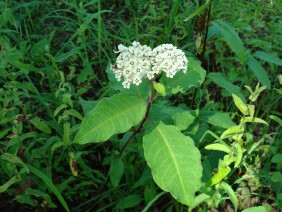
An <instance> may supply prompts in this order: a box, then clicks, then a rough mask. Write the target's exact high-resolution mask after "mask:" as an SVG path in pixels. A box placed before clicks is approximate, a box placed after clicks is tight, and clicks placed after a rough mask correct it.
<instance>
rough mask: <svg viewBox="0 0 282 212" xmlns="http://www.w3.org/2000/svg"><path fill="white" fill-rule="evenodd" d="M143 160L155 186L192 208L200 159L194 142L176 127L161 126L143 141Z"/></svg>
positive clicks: (198, 180)
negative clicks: (150, 171) (149, 170)
mask: <svg viewBox="0 0 282 212" xmlns="http://www.w3.org/2000/svg"><path fill="white" fill-rule="evenodd" d="M143 145H144V154H145V159H146V161H147V163H148V165H149V167H150V168H151V170H152V175H153V178H154V180H155V182H156V183H157V184H158V186H159V187H160V188H161V189H163V190H164V191H168V192H170V193H171V195H172V196H173V197H174V198H175V199H176V200H178V201H179V202H181V203H183V204H185V205H188V206H191V205H192V204H193V202H194V195H195V192H196V191H198V189H199V188H200V186H201V177H202V165H201V160H200V158H201V155H200V152H199V150H198V149H197V148H196V147H195V145H194V142H193V140H192V139H191V138H190V137H188V136H185V135H184V134H182V133H181V132H180V129H179V128H178V127H176V126H172V125H165V124H164V123H162V122H161V123H160V124H159V125H158V126H157V127H156V128H155V129H154V130H152V131H151V132H150V133H148V134H147V135H145V136H144V139H143Z"/></svg>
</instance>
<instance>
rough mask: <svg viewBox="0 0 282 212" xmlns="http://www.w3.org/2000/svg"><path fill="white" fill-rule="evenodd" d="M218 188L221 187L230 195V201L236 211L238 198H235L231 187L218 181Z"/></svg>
mask: <svg viewBox="0 0 282 212" xmlns="http://www.w3.org/2000/svg"><path fill="white" fill-rule="evenodd" d="M219 188H221V189H223V190H224V191H226V192H227V194H228V195H229V197H230V200H231V202H232V203H233V205H234V207H235V212H236V211H237V209H238V200H237V197H236V194H235V192H234V191H233V189H232V188H231V186H230V185H228V184H227V183H225V182H222V183H220V185H219Z"/></svg>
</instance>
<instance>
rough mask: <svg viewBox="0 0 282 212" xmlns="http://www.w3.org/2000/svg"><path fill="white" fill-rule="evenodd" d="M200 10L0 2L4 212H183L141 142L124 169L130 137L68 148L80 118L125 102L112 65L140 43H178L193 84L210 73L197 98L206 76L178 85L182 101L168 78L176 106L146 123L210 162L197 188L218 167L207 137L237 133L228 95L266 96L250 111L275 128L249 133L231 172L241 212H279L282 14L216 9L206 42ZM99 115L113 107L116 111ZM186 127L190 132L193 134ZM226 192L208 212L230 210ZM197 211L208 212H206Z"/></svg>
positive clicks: (269, 8)
mask: <svg viewBox="0 0 282 212" xmlns="http://www.w3.org/2000/svg"><path fill="white" fill-rule="evenodd" d="M209 2H210V1H209ZM204 3H205V2H204V1H200V0H195V1H182V0H174V1H161V0H156V1H149V0H145V1H141V0H137V1H129V0H124V1H100V0H92V1H91V0H83V1H75V0H72V1H67V0H56V1H50V0H46V1H36V0H32V1H13V0H6V1H0V8H1V9H0V46H1V52H0V103H1V104H0V154H1V159H0V165H1V166H0V167H1V168H0V169H1V171H0V185H1V186H0V192H1V193H0V199H1V203H0V209H1V210H8V209H11V208H12V209H18V208H19V206H20V208H21V209H20V210H30V209H42V208H65V209H66V210H69V208H70V210H71V209H72V210H74V209H81V210H84V209H85V210H93V209H95V210H97V211H104V210H106V209H113V210H117V211H118V210H124V209H127V208H129V209H131V210H138V211H139V210H142V209H143V208H145V206H146V205H148V204H149V203H150V201H151V200H154V198H156V197H158V198H156V201H154V202H153V203H154V204H153V205H152V206H151V208H153V209H154V208H155V209H157V210H169V211H170V210H171V211H172V210H176V211H182V210H185V206H183V205H182V204H180V203H178V202H177V201H176V200H175V199H173V198H172V197H171V196H170V195H169V194H167V193H166V194H162V193H160V192H161V189H160V188H158V186H157V185H156V184H155V182H154V180H153V179H152V175H151V171H150V168H149V167H148V165H147V164H146V161H145V158H144V153H143V145H142V137H141V136H140V135H137V137H136V138H135V139H134V140H133V141H132V143H131V144H130V145H128V147H127V148H126V150H125V151H124V154H123V155H122V157H121V158H117V156H118V155H119V152H120V150H121V148H122V146H123V145H124V143H125V142H126V140H127V139H128V138H129V137H130V136H131V135H132V133H133V129H132V130H130V131H128V132H124V130H123V129H119V130H120V132H121V133H120V134H118V135H114V136H112V134H111V135H106V136H105V135H101V136H104V137H107V139H108V138H109V137H111V136H112V137H111V138H110V139H109V141H108V142H106V143H104V144H99V143H97V144H93V143H92V144H87V145H78V144H74V143H73V141H74V138H75V135H76V133H77V130H78V128H79V125H80V124H81V122H82V119H83V117H84V116H85V115H86V114H88V113H89V112H90V111H91V110H92V109H93V108H94V107H95V106H96V105H97V104H98V101H99V100H101V99H103V98H104V97H112V96H114V95H120V94H117V93H118V91H121V90H123V88H122V87H121V85H120V83H118V82H117V81H116V80H115V79H114V77H113V75H112V73H111V71H110V70H109V64H110V63H111V62H113V61H114V59H115V57H116V55H115V54H114V52H113V50H116V46H117V45H118V44H120V43H123V44H125V45H129V44H130V43H131V42H132V41H134V40H138V41H140V42H141V43H144V44H147V45H150V46H157V45H159V44H162V43H172V44H174V45H175V46H177V47H179V48H181V49H182V50H183V51H185V53H186V55H187V56H188V58H191V59H189V61H190V63H191V64H193V67H198V68H197V71H198V72H195V70H194V72H193V69H191V70H190V71H192V73H194V74H196V73H203V72H201V71H200V70H199V69H205V70H206V72H207V76H206V80H205V81H204V83H203V84H202V85H201V87H199V88H194V87H192V86H195V87H198V86H199V85H200V84H201V83H202V81H203V80H204V77H205V76H204V74H199V75H197V77H198V78H199V80H198V81H197V82H191V81H189V79H186V78H185V76H182V75H178V76H176V77H178V78H179V79H182V82H181V86H182V88H183V87H185V86H188V87H187V89H188V88H190V89H189V90H188V91H187V92H185V93H179V91H181V88H177V87H176V88H175V87H174V85H173V83H172V82H171V81H170V82H168V81H166V79H165V78H163V77H162V78H161V79H160V82H161V83H163V84H164V85H166V87H167V88H168V89H167V92H168V94H169V96H168V97H165V98H161V97H159V98H158V100H157V101H158V104H157V105H152V109H151V112H150V117H152V118H153V119H154V121H157V120H158V121H162V122H164V123H167V124H171V123H173V124H175V125H176V126H180V127H182V128H183V130H185V131H184V132H185V134H186V135H189V136H190V137H192V138H193V140H194V141H195V145H196V146H197V147H198V148H199V149H200V150H201V151H203V156H202V158H201V160H202V165H203V177H202V182H208V180H209V179H210V178H211V176H210V174H208V173H212V171H213V170H216V168H217V167H218V161H219V159H221V158H223V154H222V153H221V152H219V151H207V150H205V149H204V147H205V146H206V145H207V144H210V143H212V142H213V141H214V140H215V139H214V137H213V136H212V135H211V134H212V133H207V132H213V134H216V135H218V136H220V135H221V134H222V133H223V132H224V131H225V130H226V129H227V128H229V127H232V126H234V125H235V123H239V122H240V118H241V116H240V115H239V112H238V110H237V109H236V106H235V104H234V102H233V98H232V94H236V95H237V96H239V97H241V98H242V99H246V98H247V97H248V96H249V95H250V92H249V91H248V89H246V88H245V87H244V86H245V85H248V86H250V87H251V88H252V89H254V88H255V86H256V85H257V83H258V80H259V81H260V82H261V84H262V85H264V86H266V87H267V89H266V90H264V91H263V92H262V93H261V94H260V96H259V97H258V100H257V101H256V102H255V117H260V118H261V119H263V120H265V121H266V122H267V123H268V124H269V125H261V124H255V123H253V124H249V125H247V129H246V133H245V138H246V139H245V140H246V143H245V147H246V149H245V150H244V152H243V154H244V157H243V159H242V165H241V166H240V168H238V169H234V173H232V176H231V177H230V178H228V184H229V185H230V186H232V188H233V190H234V191H235V192H236V194H237V198H238V208H239V209H240V210H242V209H245V208H248V207H251V206H257V205H262V204H263V203H268V204H269V205H271V207H272V208H273V209H274V210H277V211H278V210H279V209H281V208H282V190H281V187H282V186H281V185H282V176H281V167H282V155H281V146H282V144H281V140H282V137H281V126H282V121H281V116H282V114H281V111H282V104H281V96H282V91H281V89H282V88H281V82H280V83H279V79H278V77H277V75H278V74H281V65H282V61H281V59H279V58H281V50H282V46H281V43H282V40H281V39H282V36H281V34H282V29H281V27H282V25H281V23H280V22H279V21H280V19H279V18H280V11H281V9H280V8H282V4H281V2H280V1H278V0H277V1H276V0H273V1H249V2H246V1H227V0H223V1H218V0H214V1H212V6H211V10H210V22H209V25H208V26H209V28H208V31H206V27H205V20H206V19H207V17H208V14H207V10H202V11H199V10H197V9H198V8H199V7H200V6H201V5H203V4H204ZM195 11H198V13H197V12H196V13H194V12H195ZM191 14H192V15H193V16H191ZM205 40H206V42H205ZM195 56H196V57H197V58H198V59H199V60H200V61H201V64H200V63H199V64H197V63H198V61H197V60H196V59H195ZM281 81H282V80H281ZM170 83H172V84H170ZM142 86H143V87H142ZM179 89H180V90H179ZM139 90H140V92H139V93H138V95H139V97H141V98H142V99H144V100H146V98H147V96H146V95H147V90H146V85H144V84H142V85H141V88H140V89H139ZM128 92H129V93H136V90H134V88H133V89H130V90H129V91H128ZM172 94H174V95H172ZM132 102H133V103H134V100H132ZM135 103H136V105H137V106H138V105H139V107H137V108H136V110H141V111H144V105H143V106H142V104H140V102H138V101H136V102H135ZM245 103H246V102H245ZM99 104H105V107H107V106H109V105H111V104H115V102H114V101H112V102H110V101H106V100H102V101H101V102H100V103H99ZM187 108H188V109H189V110H190V112H188V113H187V112H185V111H186V109H187ZM184 110H185V111H184ZM98 112H99V111H98ZM98 112H97V113H98ZM98 114H99V113H98ZM171 117H173V118H171ZM181 117H188V118H187V119H184V120H183V119H181ZM141 118H142V117H141ZM141 118H140V117H136V121H135V122H138V120H140V119H141ZM188 119H189V120H192V121H191V122H188V123H187V120H188ZM129 124H130V123H129ZM160 127H161V128H165V127H164V125H161V124H160ZM142 133H143V132H142ZM147 136H148V137H149V136H150V135H149V134H148V135H147ZM86 139H87V138H86ZM144 142H145V141H144ZM144 148H153V147H150V146H147V147H146V146H145V147H144ZM145 157H153V156H151V155H147V156H146V155H145ZM205 173H206V174H205ZM225 190H226V189H221V190H220V189H219V193H218V195H219V196H220V197H223V198H219V201H218V204H215V205H211V207H215V208H219V209H220V210H221V209H222V210H223V209H224V208H231V207H233V206H231V204H230V201H229V200H227V198H224V197H226V196H227V195H226V192H225ZM157 194H161V195H159V196H158V195H157ZM156 195H157V196H156ZM214 202H215V200H214ZM199 208H202V210H204V211H205V210H206V209H207V208H208V205H205V204H203V205H200V206H199ZM230 210H231V209H230Z"/></svg>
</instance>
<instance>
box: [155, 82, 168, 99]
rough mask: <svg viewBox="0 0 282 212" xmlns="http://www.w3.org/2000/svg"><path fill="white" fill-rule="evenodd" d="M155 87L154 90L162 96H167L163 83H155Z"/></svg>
mask: <svg viewBox="0 0 282 212" xmlns="http://www.w3.org/2000/svg"><path fill="white" fill-rule="evenodd" d="M153 85H154V88H155V90H156V91H157V92H158V93H160V94H161V95H162V96H165V95H166V92H165V87H164V85H163V84H162V83H158V82H155V81H154V82H153Z"/></svg>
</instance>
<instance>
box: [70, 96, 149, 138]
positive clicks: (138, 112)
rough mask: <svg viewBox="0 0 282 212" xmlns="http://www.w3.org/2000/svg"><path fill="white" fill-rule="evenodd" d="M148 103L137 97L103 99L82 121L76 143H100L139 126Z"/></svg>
mask: <svg viewBox="0 0 282 212" xmlns="http://www.w3.org/2000/svg"><path fill="white" fill-rule="evenodd" d="M145 110H146V103H145V102H144V101H143V100H142V99H140V98H137V97H134V96H129V95H126V94H116V95H114V96H112V97H110V98H104V99H102V100H101V101H100V102H99V103H98V105H97V106H96V107H95V108H94V109H93V110H91V111H90V112H89V113H88V114H87V115H86V116H85V117H84V119H83V120H82V123H81V126H80V129H79V131H78V133H77V135H76V137H75V139H74V142H75V143H78V144H86V143H91V142H94V143H98V142H103V141H106V140H108V139H109V138H110V137H111V136H113V135H114V134H117V133H124V132H126V131H128V130H129V129H130V128H131V127H132V126H135V125H137V124H138V123H139V122H140V121H141V119H142V118H143V116H144V115H145Z"/></svg>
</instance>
